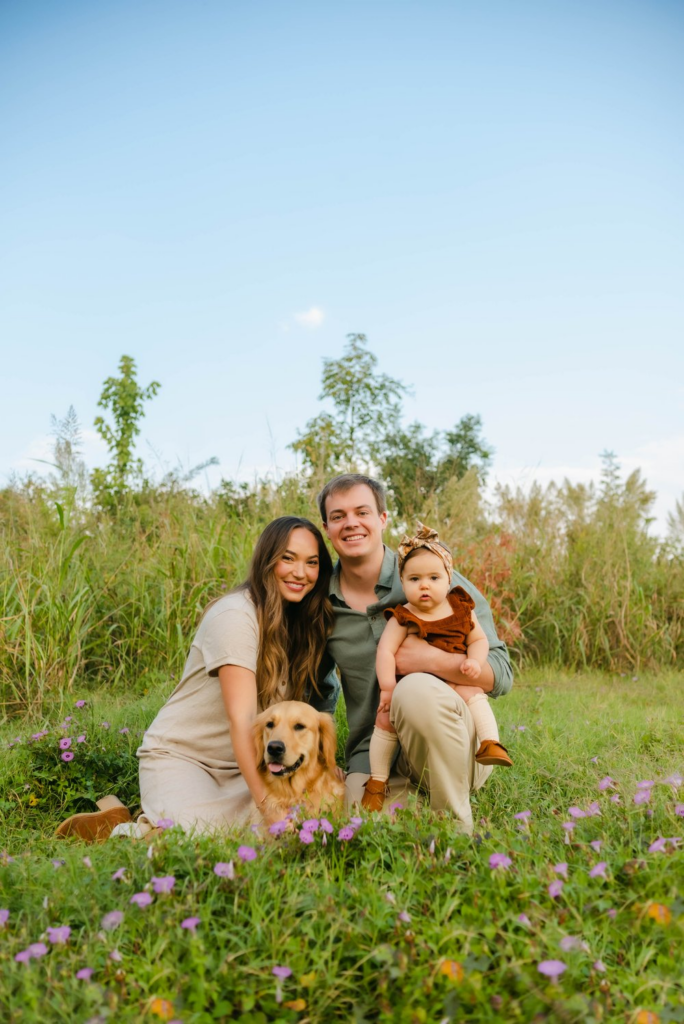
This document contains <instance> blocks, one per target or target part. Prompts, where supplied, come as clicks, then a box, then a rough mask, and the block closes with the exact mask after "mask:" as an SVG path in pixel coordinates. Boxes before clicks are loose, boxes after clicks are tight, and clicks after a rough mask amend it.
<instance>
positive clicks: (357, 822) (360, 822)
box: [349, 816, 363, 828]
mask: <svg viewBox="0 0 684 1024" xmlns="http://www.w3.org/2000/svg"><path fill="white" fill-rule="evenodd" d="M349 824H350V825H353V826H354V828H360V827H361V826H362V825H363V818H359V817H358V816H356V817H353V818H350V819H349Z"/></svg>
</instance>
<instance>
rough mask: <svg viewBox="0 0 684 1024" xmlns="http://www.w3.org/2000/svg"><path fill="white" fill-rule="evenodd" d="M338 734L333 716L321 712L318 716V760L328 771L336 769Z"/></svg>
mask: <svg viewBox="0 0 684 1024" xmlns="http://www.w3.org/2000/svg"><path fill="white" fill-rule="evenodd" d="M336 753H337V733H336V731H335V722H334V720H333V717H332V715H326V714H324V713H323V712H321V713H320V714H319V716H318V760H319V761H320V762H321V764H322V765H324V767H325V768H327V769H328V771H332V770H333V769H334V767H335V755H336Z"/></svg>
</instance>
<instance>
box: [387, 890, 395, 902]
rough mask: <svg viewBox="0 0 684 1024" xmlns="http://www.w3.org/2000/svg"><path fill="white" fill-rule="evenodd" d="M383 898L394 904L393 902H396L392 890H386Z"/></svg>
mask: <svg viewBox="0 0 684 1024" xmlns="http://www.w3.org/2000/svg"><path fill="white" fill-rule="evenodd" d="M385 899H386V900H387V902H388V903H393V904H394V903H396V902H397V897H396V896H395V895H394V893H393V892H386V893H385Z"/></svg>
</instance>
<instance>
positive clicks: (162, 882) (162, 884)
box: [152, 875, 176, 896]
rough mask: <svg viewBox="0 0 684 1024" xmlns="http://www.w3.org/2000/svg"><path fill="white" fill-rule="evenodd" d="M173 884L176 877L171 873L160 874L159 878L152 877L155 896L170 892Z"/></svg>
mask: <svg viewBox="0 0 684 1024" xmlns="http://www.w3.org/2000/svg"><path fill="white" fill-rule="evenodd" d="M175 884H176V879H175V878H174V877H173V875H162V877H161V878H152V888H153V889H154V891H155V892H156V894H157V896H159V895H160V894H161V893H165V892H171V890H172V889H173V887H174V885H175Z"/></svg>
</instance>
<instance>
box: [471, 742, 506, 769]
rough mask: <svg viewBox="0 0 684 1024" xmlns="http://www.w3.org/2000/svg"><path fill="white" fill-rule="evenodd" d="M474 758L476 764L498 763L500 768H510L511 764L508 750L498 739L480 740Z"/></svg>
mask: <svg viewBox="0 0 684 1024" xmlns="http://www.w3.org/2000/svg"><path fill="white" fill-rule="evenodd" d="M475 760H476V761H477V763H478V764H498V765H501V767H502V768H510V767H511V766H512V764H513V762H512V761H511V759H510V757H509V756H508V751H507V750H506V748H505V747H504V745H503V744H502V743H499V741H498V740H482V743H481V744H480V748H479V750H478V752H477V754H476V755H475Z"/></svg>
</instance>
